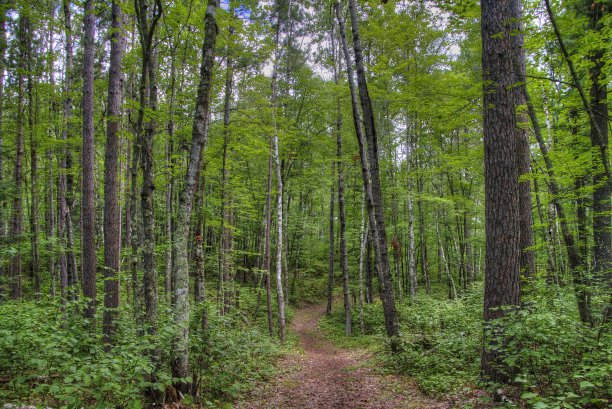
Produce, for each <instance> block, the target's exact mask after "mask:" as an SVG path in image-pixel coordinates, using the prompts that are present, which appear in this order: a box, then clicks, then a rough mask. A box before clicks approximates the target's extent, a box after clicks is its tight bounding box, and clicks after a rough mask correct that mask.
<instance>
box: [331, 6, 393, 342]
mask: <svg viewBox="0 0 612 409" xmlns="http://www.w3.org/2000/svg"><path fill="white" fill-rule="evenodd" d="M349 10H350V15H351V27H352V32H353V49H354V52H355V66H356V68H357V84H358V87H359V99H360V101H361V109H362V111H363V128H364V134H365V141H366V142H367V151H366V152H367V153H366V152H363V149H361V151H362V152H360V153H361V154H362V158H361V161H362V162H366V161H367V163H368V166H369V168H368V167H366V169H367V172H364V173H363V175H364V185H365V184H366V179H369V185H370V187H369V189H371V195H370V200H369V201H368V212H369V213H370V214H371V216H370V224H372V216H373V218H374V220H375V222H374V225H373V226H372V236H373V237H374V250H375V252H376V264H377V272H378V278H379V283H380V287H381V291H380V298H381V300H382V303H383V310H384V315H385V328H386V330H387V336H388V337H390V338H394V337H397V336H398V335H399V327H398V322H397V312H396V308H395V297H394V295H393V285H392V282H391V271H390V267H389V255H388V252H387V251H388V250H387V249H388V247H387V232H386V229H385V220H384V214H383V202H382V190H381V184H380V174H379V166H378V145H377V144H378V141H377V136H376V126H375V124H374V112H373V110H372V102H371V100H370V95H369V92H368V85H367V81H366V76H365V66H364V62H363V48H362V45H361V37H360V34H359V20H358V16H357V4H356V1H355V0H349ZM338 13H339V10H338V8H337V10H336V14H338ZM340 25H341V28H340V30H341V33H342V32H343V31H344V29H343V28H342V25H343V24H342V23H340ZM345 54H346V55H345V58H347V66H348V65H349V61H348V50H345ZM347 69H348V68H347ZM349 76H350V77H352V74H351V73H349ZM355 108H356V107H353V110H355ZM360 145H363V144H362V143H360ZM364 154H365V155H364ZM366 155H367V156H366ZM367 190H368V187H367V186H366V191H367ZM393 348H394V349H395V348H396V346H395V343H393Z"/></svg>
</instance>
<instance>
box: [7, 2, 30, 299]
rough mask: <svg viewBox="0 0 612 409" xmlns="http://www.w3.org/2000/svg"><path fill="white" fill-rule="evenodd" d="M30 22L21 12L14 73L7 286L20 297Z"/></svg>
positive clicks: (15, 295) (13, 296) (11, 293)
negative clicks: (13, 249) (11, 248)
mask: <svg viewBox="0 0 612 409" xmlns="http://www.w3.org/2000/svg"><path fill="white" fill-rule="evenodd" d="M28 26H29V22H28V18H27V17H26V16H24V15H23V14H21V15H20V16H19V26H18V32H17V36H18V37H17V38H18V40H19V58H18V61H17V64H18V74H17V124H16V128H17V133H16V141H15V147H16V149H15V170H14V173H13V181H14V183H15V190H14V195H13V208H12V216H11V230H10V234H11V236H12V237H13V240H14V242H15V243H16V247H17V252H15V254H14V255H13V256H12V257H11V259H10V262H9V286H10V295H11V298H12V299H14V300H15V299H19V298H21V296H22V291H23V289H22V283H21V280H22V277H21V272H22V271H21V270H22V266H21V250H22V249H21V244H22V237H21V236H22V234H23V200H22V191H23V156H24V141H23V132H24V130H23V128H24V105H25V101H24V93H25V89H24V88H25V78H24V73H25V71H26V66H25V64H26V49H27V47H28V44H27V41H28V40H27V35H26V33H27V30H28Z"/></svg>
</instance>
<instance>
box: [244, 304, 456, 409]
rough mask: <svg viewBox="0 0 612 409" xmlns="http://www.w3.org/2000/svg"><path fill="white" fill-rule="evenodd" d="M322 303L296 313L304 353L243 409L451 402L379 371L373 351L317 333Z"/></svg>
mask: <svg viewBox="0 0 612 409" xmlns="http://www.w3.org/2000/svg"><path fill="white" fill-rule="evenodd" d="M324 313H325V306H324V305H313V306H308V307H306V308H302V309H300V310H298V311H297V312H296V315H295V317H294V319H293V322H292V325H291V327H292V330H293V331H294V333H295V334H296V335H297V336H298V338H299V341H300V344H301V349H300V350H299V351H296V352H292V353H290V354H288V355H287V356H285V357H284V358H283V359H282V361H281V362H280V374H279V375H278V376H277V377H276V378H274V379H273V380H272V381H271V382H270V383H267V384H265V385H262V386H261V387H260V388H258V389H257V390H256V391H255V392H254V394H253V395H252V396H251V397H250V399H249V400H247V401H244V402H241V403H239V404H238V405H237V407H238V408H241V409H264V408H265V409H271V408H283V409H293V408H300V409H446V408H452V407H453V406H451V404H450V403H449V402H440V401H436V400H433V399H431V398H427V397H426V396H424V395H423V394H422V393H421V392H420V391H419V390H418V388H417V387H416V385H415V384H414V383H413V382H411V381H410V380H408V379H405V378H402V377H398V376H393V375H381V374H379V373H376V371H375V370H374V369H373V368H372V364H371V363H370V362H369V361H371V358H372V352H370V351H366V350H358V349H344V348H340V347H337V346H335V345H334V344H332V342H330V341H329V340H327V339H326V338H325V336H324V334H323V333H322V331H321V330H320V329H319V326H318V322H319V319H320V318H321V317H322V316H323V314H324Z"/></svg>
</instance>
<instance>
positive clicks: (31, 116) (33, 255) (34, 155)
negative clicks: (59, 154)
mask: <svg viewBox="0 0 612 409" xmlns="http://www.w3.org/2000/svg"><path fill="white" fill-rule="evenodd" d="M26 36H27V43H28V45H27V50H26V54H27V56H26V61H27V72H28V85H27V86H28V133H29V135H30V215H29V216H30V277H32V279H33V280H34V297H35V299H36V300H37V301H39V300H40V295H41V293H40V292H41V290H40V257H39V253H38V220H37V216H38V140H37V138H36V129H35V128H36V118H37V117H38V101H36V102H35V101H34V66H33V58H34V56H33V55H32V53H33V50H32V40H33V35H32V28H31V27H30V26H29V25H28V30H27V33H26Z"/></svg>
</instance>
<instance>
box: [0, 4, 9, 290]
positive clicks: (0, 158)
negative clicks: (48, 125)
mask: <svg viewBox="0 0 612 409" xmlns="http://www.w3.org/2000/svg"><path fill="white" fill-rule="evenodd" d="M4 3H5V2H4V1H2V2H1V3H0V4H1V5H2V7H3V8H2V10H0V180H4V127H3V124H4V70H5V68H6V61H5V58H6V48H7V42H6V12H7V11H6V10H5V9H4ZM5 207H6V202H5V200H4V199H2V200H0V239H2V238H4V237H5V236H6V233H7V232H8V228H7V227H8V226H7V225H6V208H5ZM4 274H5V270H4V265H2V266H1V267H0V277H2V276H3V275H4ZM3 287H4V286H2V287H0V296H1V295H2V294H3V293H4V291H5V289H4V288H3Z"/></svg>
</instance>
